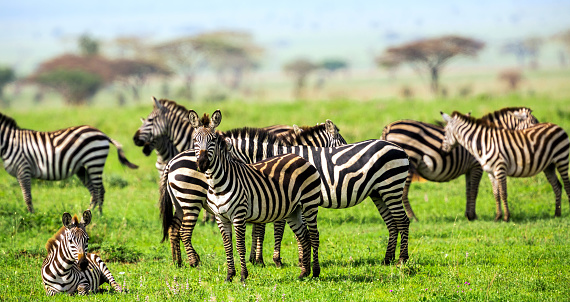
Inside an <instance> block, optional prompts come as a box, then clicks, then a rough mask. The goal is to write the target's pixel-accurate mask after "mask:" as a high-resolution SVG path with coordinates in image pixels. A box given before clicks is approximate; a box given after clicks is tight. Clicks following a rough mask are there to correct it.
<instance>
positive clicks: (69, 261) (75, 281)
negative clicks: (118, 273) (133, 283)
mask: <svg viewBox="0 0 570 302" xmlns="http://www.w3.org/2000/svg"><path fill="white" fill-rule="evenodd" d="M61 220H62V222H63V227H62V228H61V229H60V230H59V231H58V232H57V233H55V235H53V237H52V238H50V239H49V240H48V242H47V244H46V249H47V252H48V255H47V257H46V259H45V260H44V263H43V264H42V279H43V282H44V288H45V290H46V294H47V295H48V296H53V295H55V294H57V293H68V294H70V295H71V294H75V293H76V292H77V293H79V294H80V295H86V294H88V293H97V292H98V291H99V286H100V285H102V284H103V283H105V282H108V283H109V284H111V286H112V287H113V288H114V289H115V290H116V291H118V292H120V291H121V287H120V286H119V284H117V282H115V278H113V275H112V274H111V272H110V271H109V269H108V268H107V266H106V265H105V262H103V260H101V258H100V257H99V256H97V255H95V254H90V253H87V245H88V241H89V236H87V232H85V227H86V226H87V225H88V224H89V223H90V222H91V211H90V210H86V211H85V212H83V218H82V219H81V222H79V219H78V218H77V215H75V216H73V218H71V215H70V214H69V213H63V217H62V219H61Z"/></svg>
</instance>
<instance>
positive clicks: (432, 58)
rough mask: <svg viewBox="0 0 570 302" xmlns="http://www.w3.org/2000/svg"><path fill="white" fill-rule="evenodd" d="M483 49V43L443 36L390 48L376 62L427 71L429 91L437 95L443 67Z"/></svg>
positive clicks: (458, 37) (474, 54)
mask: <svg viewBox="0 0 570 302" xmlns="http://www.w3.org/2000/svg"><path fill="white" fill-rule="evenodd" d="M483 47H485V43H483V42H481V41H478V40H475V39H471V38H465V37H460V36H444V37H440V38H433V39H424V40H418V41H414V42H410V43H406V44H403V45H401V46H397V47H390V48H388V49H386V51H385V52H384V53H383V54H382V55H381V56H380V57H378V58H377V59H376V62H390V64H395V66H397V65H399V64H401V63H408V64H410V65H412V67H413V68H414V69H415V70H416V71H418V72H425V71H427V72H428V73H429V75H430V78H431V84H430V86H431V90H432V91H433V92H434V93H437V92H438V91H439V77H440V72H441V69H442V68H443V66H445V64H447V63H448V62H449V61H450V60H451V59H452V58H455V57H457V56H476V55H477V53H478V52H479V51H480V50H481V49H483Z"/></svg>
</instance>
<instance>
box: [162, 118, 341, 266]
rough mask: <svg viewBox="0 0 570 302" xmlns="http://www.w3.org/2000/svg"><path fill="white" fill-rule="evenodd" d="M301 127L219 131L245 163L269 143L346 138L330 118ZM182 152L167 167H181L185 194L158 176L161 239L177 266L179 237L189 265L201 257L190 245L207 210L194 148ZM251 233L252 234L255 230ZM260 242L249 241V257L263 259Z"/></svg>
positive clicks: (326, 143)
mask: <svg viewBox="0 0 570 302" xmlns="http://www.w3.org/2000/svg"><path fill="white" fill-rule="evenodd" d="M304 129H305V130H303V131H299V132H295V133H294V134H291V133H290V136H289V137H287V138H285V137H284V136H283V135H279V136H275V135H273V134H272V133H270V132H267V131H265V130H263V129H257V128H240V129H234V130H230V131H227V132H223V133H222V134H223V135H224V137H229V138H231V140H232V144H233V145H234V151H236V152H234V155H235V156H237V157H239V158H240V159H241V160H243V161H244V162H246V163H253V162H255V161H259V160H262V159H265V158H267V152H272V151H271V150H272V146H277V145H288V144H292V145H297V144H299V142H302V141H305V142H316V141H319V140H317V139H314V138H311V137H328V138H330V141H321V142H322V143H323V145H324V146H337V145H338V144H341V143H343V142H345V140H344V138H343V137H342V135H340V133H339V131H338V128H337V127H336V126H335V125H334V123H333V122H332V121H330V120H327V121H326V122H325V123H324V124H320V125H317V126H313V127H310V128H304ZM331 130H332V132H330V133H329V134H327V135H323V134H322V132H325V131H331ZM283 139H285V141H283ZM241 150H247V152H242V151H241ZM184 153H185V156H184V157H180V156H178V157H177V158H178V160H174V159H173V162H171V164H170V169H171V170H178V169H180V170H179V172H180V174H179V175H178V177H179V178H180V179H181V180H182V183H183V185H184V189H183V188H176V190H179V191H180V190H183V191H184V192H185V197H184V198H180V199H174V198H171V197H170V195H169V194H167V193H166V190H165V189H166V186H167V185H168V183H167V181H166V179H165V178H164V177H163V178H162V180H161V186H160V187H161V198H160V209H161V216H162V219H163V222H162V227H163V240H165V239H166V238H167V237H170V244H171V249H172V259H173V261H174V262H175V263H176V264H178V265H179V266H180V265H182V258H181V251H180V240H182V242H183V243H184V248H185V250H186V254H187V256H188V260H189V263H190V265H191V266H196V265H198V264H199V262H200V257H199V255H198V254H197V253H196V251H195V250H194V247H193V246H192V232H193V230H194V226H195V225H196V221H197V219H198V215H199V213H200V210H202V208H203V207H204V208H205V209H206V210H209V209H208V207H207V206H206V193H207V191H208V184H207V183H206V179H205V177H204V175H203V173H199V172H197V166H196V158H195V157H193V154H194V151H193V150H187V151H185V152H184ZM173 185H174V184H173ZM173 207H174V209H175V212H174V215H173V213H172V211H173ZM258 226H263V227H258ZM280 226H282V227H280ZM284 227H285V223H284V221H283V222H277V223H276V225H275V228H276V229H281V232H283V230H284ZM254 228H255V230H257V231H260V232H261V231H264V230H265V226H264V225H263V224H262V225H257V224H256V225H254ZM253 234H255V231H254V232H253ZM261 243H262V242H261V241H259V242H258V240H257V238H256V239H255V240H253V241H252V245H254V247H252V253H253V251H254V250H255V251H256V253H255V255H254V256H253V257H250V260H251V261H252V262H257V263H263V257H262V254H261V253H262V249H261V247H262V245H261ZM278 248H279V246H278V245H276V249H278Z"/></svg>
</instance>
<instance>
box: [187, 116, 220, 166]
mask: <svg viewBox="0 0 570 302" xmlns="http://www.w3.org/2000/svg"><path fill="white" fill-rule="evenodd" d="M188 117H189V119H190V125H192V127H193V128H194V129H195V130H194V134H193V140H194V150H195V151H196V155H197V164H198V171H199V172H205V171H206V170H207V169H208V168H209V167H210V163H211V162H212V160H213V158H214V154H215V153H214V152H215V148H216V140H217V137H218V134H217V133H216V128H217V127H218V126H219V125H220V122H221V121H222V113H221V112H220V110H219V109H218V110H216V111H214V113H212V118H210V117H209V116H208V114H206V113H204V116H203V117H202V118H200V117H199V116H198V114H197V113H196V111H194V110H190V111H189V112H188Z"/></svg>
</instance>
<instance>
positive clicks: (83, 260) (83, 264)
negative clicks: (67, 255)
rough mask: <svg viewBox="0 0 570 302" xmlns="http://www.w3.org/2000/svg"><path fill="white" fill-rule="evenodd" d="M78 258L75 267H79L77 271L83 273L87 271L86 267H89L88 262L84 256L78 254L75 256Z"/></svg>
mask: <svg viewBox="0 0 570 302" xmlns="http://www.w3.org/2000/svg"><path fill="white" fill-rule="evenodd" d="M77 258H78V260H79V261H78V262H77V266H78V267H79V269H80V270H81V271H84V270H86V269H87V266H88V265H89V261H87V258H85V254H79V255H78V256H77Z"/></svg>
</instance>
